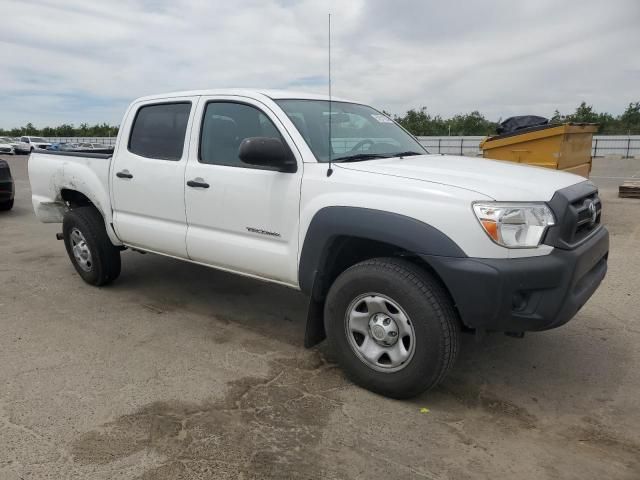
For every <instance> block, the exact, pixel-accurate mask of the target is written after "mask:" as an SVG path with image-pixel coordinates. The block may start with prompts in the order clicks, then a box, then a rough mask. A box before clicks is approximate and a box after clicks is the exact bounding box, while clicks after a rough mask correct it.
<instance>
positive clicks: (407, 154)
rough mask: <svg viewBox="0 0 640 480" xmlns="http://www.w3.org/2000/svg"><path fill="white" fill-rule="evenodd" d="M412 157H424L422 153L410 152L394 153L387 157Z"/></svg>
mask: <svg viewBox="0 0 640 480" xmlns="http://www.w3.org/2000/svg"><path fill="white" fill-rule="evenodd" d="M412 155H424V153H420V152H414V151H411V150H410V151H408V152H400V153H394V154H393V155H389V156H390V157H410V156H412Z"/></svg>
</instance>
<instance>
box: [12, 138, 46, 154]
mask: <svg viewBox="0 0 640 480" xmlns="http://www.w3.org/2000/svg"><path fill="white" fill-rule="evenodd" d="M50 145H51V143H50V142H48V141H46V140H45V139H44V138H42V137H31V136H24V137H20V139H19V141H18V143H17V144H16V146H15V150H16V151H19V152H22V153H31V152H33V151H34V150H38V149H40V150H46V149H47V147H48V146H50Z"/></svg>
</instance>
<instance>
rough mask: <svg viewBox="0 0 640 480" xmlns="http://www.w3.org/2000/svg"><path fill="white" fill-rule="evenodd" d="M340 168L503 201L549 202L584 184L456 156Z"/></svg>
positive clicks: (542, 170) (565, 176) (552, 174)
mask: <svg viewBox="0 0 640 480" xmlns="http://www.w3.org/2000/svg"><path fill="white" fill-rule="evenodd" d="M336 166H339V167H340V168H346V169H349V170H357V171H361V172H368V173H374V174H380V175H390V176H394V177H401V178H411V179H414V180H422V181H425V182H431V183H439V184H443V185H450V186H452V187H458V188H464V189H465V190H470V191H473V192H477V193H480V194H482V195H485V196H488V197H491V198H493V199H494V200H500V201H513V202H527V201H548V200H551V197H553V194H554V193H555V192H556V191H557V190H559V189H561V188H565V187H568V186H570V185H574V184H576V183H580V182H584V181H585V179H584V178H583V177H580V176H578V175H574V174H572V173H566V172H560V171H557V170H551V169H548V168H542V167H532V166H529V165H521V164H518V163H513V162H503V161H498V160H488V159H485V158H473V157H458V156H454V155H415V156H411V157H403V158H398V157H394V158H384V159H375V160H366V161H362V162H352V163H340V164H338V165H336Z"/></svg>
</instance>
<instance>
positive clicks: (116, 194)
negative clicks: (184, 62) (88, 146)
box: [110, 98, 196, 258]
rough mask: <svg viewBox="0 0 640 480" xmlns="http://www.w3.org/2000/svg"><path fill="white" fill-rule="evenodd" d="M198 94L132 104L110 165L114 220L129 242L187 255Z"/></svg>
mask: <svg viewBox="0 0 640 480" xmlns="http://www.w3.org/2000/svg"><path fill="white" fill-rule="evenodd" d="M195 105H196V98H184V99H180V100H179V101H177V100H171V101H166V102H158V101H155V103H150V102H146V103H141V104H137V105H134V106H133V107H132V108H131V109H130V111H129V113H128V115H127V118H126V120H125V122H124V125H123V130H122V131H123V132H131V133H130V136H129V138H120V139H119V142H118V145H119V147H118V149H117V151H116V152H114V157H113V158H114V164H113V165H112V167H111V173H110V175H111V194H112V195H111V198H112V199H113V223H114V227H115V230H116V232H117V233H118V237H120V239H121V240H122V241H123V242H124V243H125V244H126V245H129V246H133V247H139V248H142V249H144V250H151V251H154V252H158V253H163V254H166V255H172V256H176V257H182V258H186V257H187V248H186V243H185V237H186V232H187V224H186V215H185V204H184V192H185V181H184V174H185V168H186V164H187V157H188V148H189V142H188V138H189V131H190V125H191V118H192V111H193V110H195Z"/></svg>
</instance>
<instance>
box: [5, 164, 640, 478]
mask: <svg viewBox="0 0 640 480" xmlns="http://www.w3.org/2000/svg"><path fill="white" fill-rule="evenodd" d="M2 158H5V159H7V160H8V161H9V164H10V165H11V168H12V171H13V175H14V177H15V179H16V190H17V195H16V203H15V207H14V209H13V210H12V211H10V212H6V213H5V212H2V213H1V214H0V479H2V480H17V479H45V478H47V479H67V478H72V479H112V478H118V479H138V478H140V479H179V478H224V479H234V478H238V479H240V478H243V479H247V478H259V479H263V478H278V479H280V478H296V479H316V478H318V479H319V478H341V479H342V478H356V479H365V478H394V479H395V478H402V479H412V478H418V479H424V478H426V479H476V478H492V479H494V478H522V479H576V480H577V479H580V480H583V479H604V478H606V479H638V478H640V368H638V366H639V365H640V346H639V345H640V295H639V292H640V282H639V280H638V277H639V273H640V254H639V252H640V200H633V199H619V198H617V187H618V185H619V184H620V183H621V181H622V180H623V179H624V178H632V177H635V178H640V159H615V158H605V159H596V160H595V163H594V170H593V180H594V181H595V182H596V183H597V184H598V185H599V186H600V187H601V195H602V198H603V204H604V223H605V224H606V225H607V228H609V230H610V233H611V252H610V257H609V273H608V276H607V278H606V279H605V281H604V283H603V284H602V286H601V287H600V289H599V290H598V291H597V292H596V294H595V295H594V296H593V298H592V299H591V300H590V301H589V302H588V303H587V304H586V305H585V307H584V308H583V309H582V310H581V311H580V312H579V313H578V315H577V316H576V317H575V318H574V319H573V320H572V321H571V322H569V323H568V324H567V325H565V326H563V327H561V328H559V329H556V330H552V331H547V332H541V333H535V334H527V335H526V336H525V338H524V339H514V338H509V337H506V336H503V335H498V334H496V335H490V336H488V337H487V338H485V339H484V341H483V342H482V343H477V342H476V341H475V339H474V338H473V337H472V336H470V335H464V336H463V343H462V350H461V354H460V356H459V359H458V362H457V364H456V366H455V367H454V370H453V371H452V373H451V374H450V375H449V377H448V378H447V379H446V381H445V382H444V383H443V384H442V385H441V386H440V387H438V388H436V389H435V390H433V391H431V392H428V393H425V394H423V395H422V396H420V397H419V398H415V399H413V400H410V401H394V400H389V399H386V398H383V397H380V396H378V395H375V394H372V393H370V392H368V391H365V390H363V389H361V388H358V387H356V386H354V385H352V384H351V383H349V381H347V380H346V379H345V378H344V376H343V374H342V372H341V371H340V369H339V368H337V366H336V365H335V364H334V363H333V361H332V356H331V352H329V351H327V349H326V347H324V346H320V347H319V348H315V349H311V350H305V349H304V348H303V347H302V341H303V332H304V321H305V309H306V300H305V298H304V297H303V296H302V295H301V294H299V293H297V292H295V291H293V290H290V289H287V288H284V287H280V286H276V285H271V284H266V283H261V282H258V281H255V280H251V279H247V278H242V277H237V276H233V275H230V274H227V273H223V272H218V271H215V270H211V269H207V268H204V267H201V266H197V265H191V264H188V263H184V262H179V261H176V260H172V259H168V258H163V257H160V256H154V255H140V254H138V253H135V252H130V251H126V252H123V255H122V259H123V271H122V275H121V277H120V278H119V279H118V281H117V282H116V283H115V284H113V285H111V286H109V287H105V288H93V287H90V286H88V285H86V284H84V283H83V282H82V280H81V279H80V277H79V276H78V275H77V274H76V272H75V271H74V269H73V267H72V266H71V264H70V262H69V260H68V258H67V256H66V252H65V250H64V245H63V243H62V242H59V241H56V240H55V233H57V232H58V231H60V229H61V228H60V225H45V224H41V223H39V222H38V221H37V219H36V218H35V216H34V214H33V211H32V208H31V200H30V191H29V182H28V179H27V169H26V164H27V157H26V156H17V157H2ZM479 161H480V160H479Z"/></svg>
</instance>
